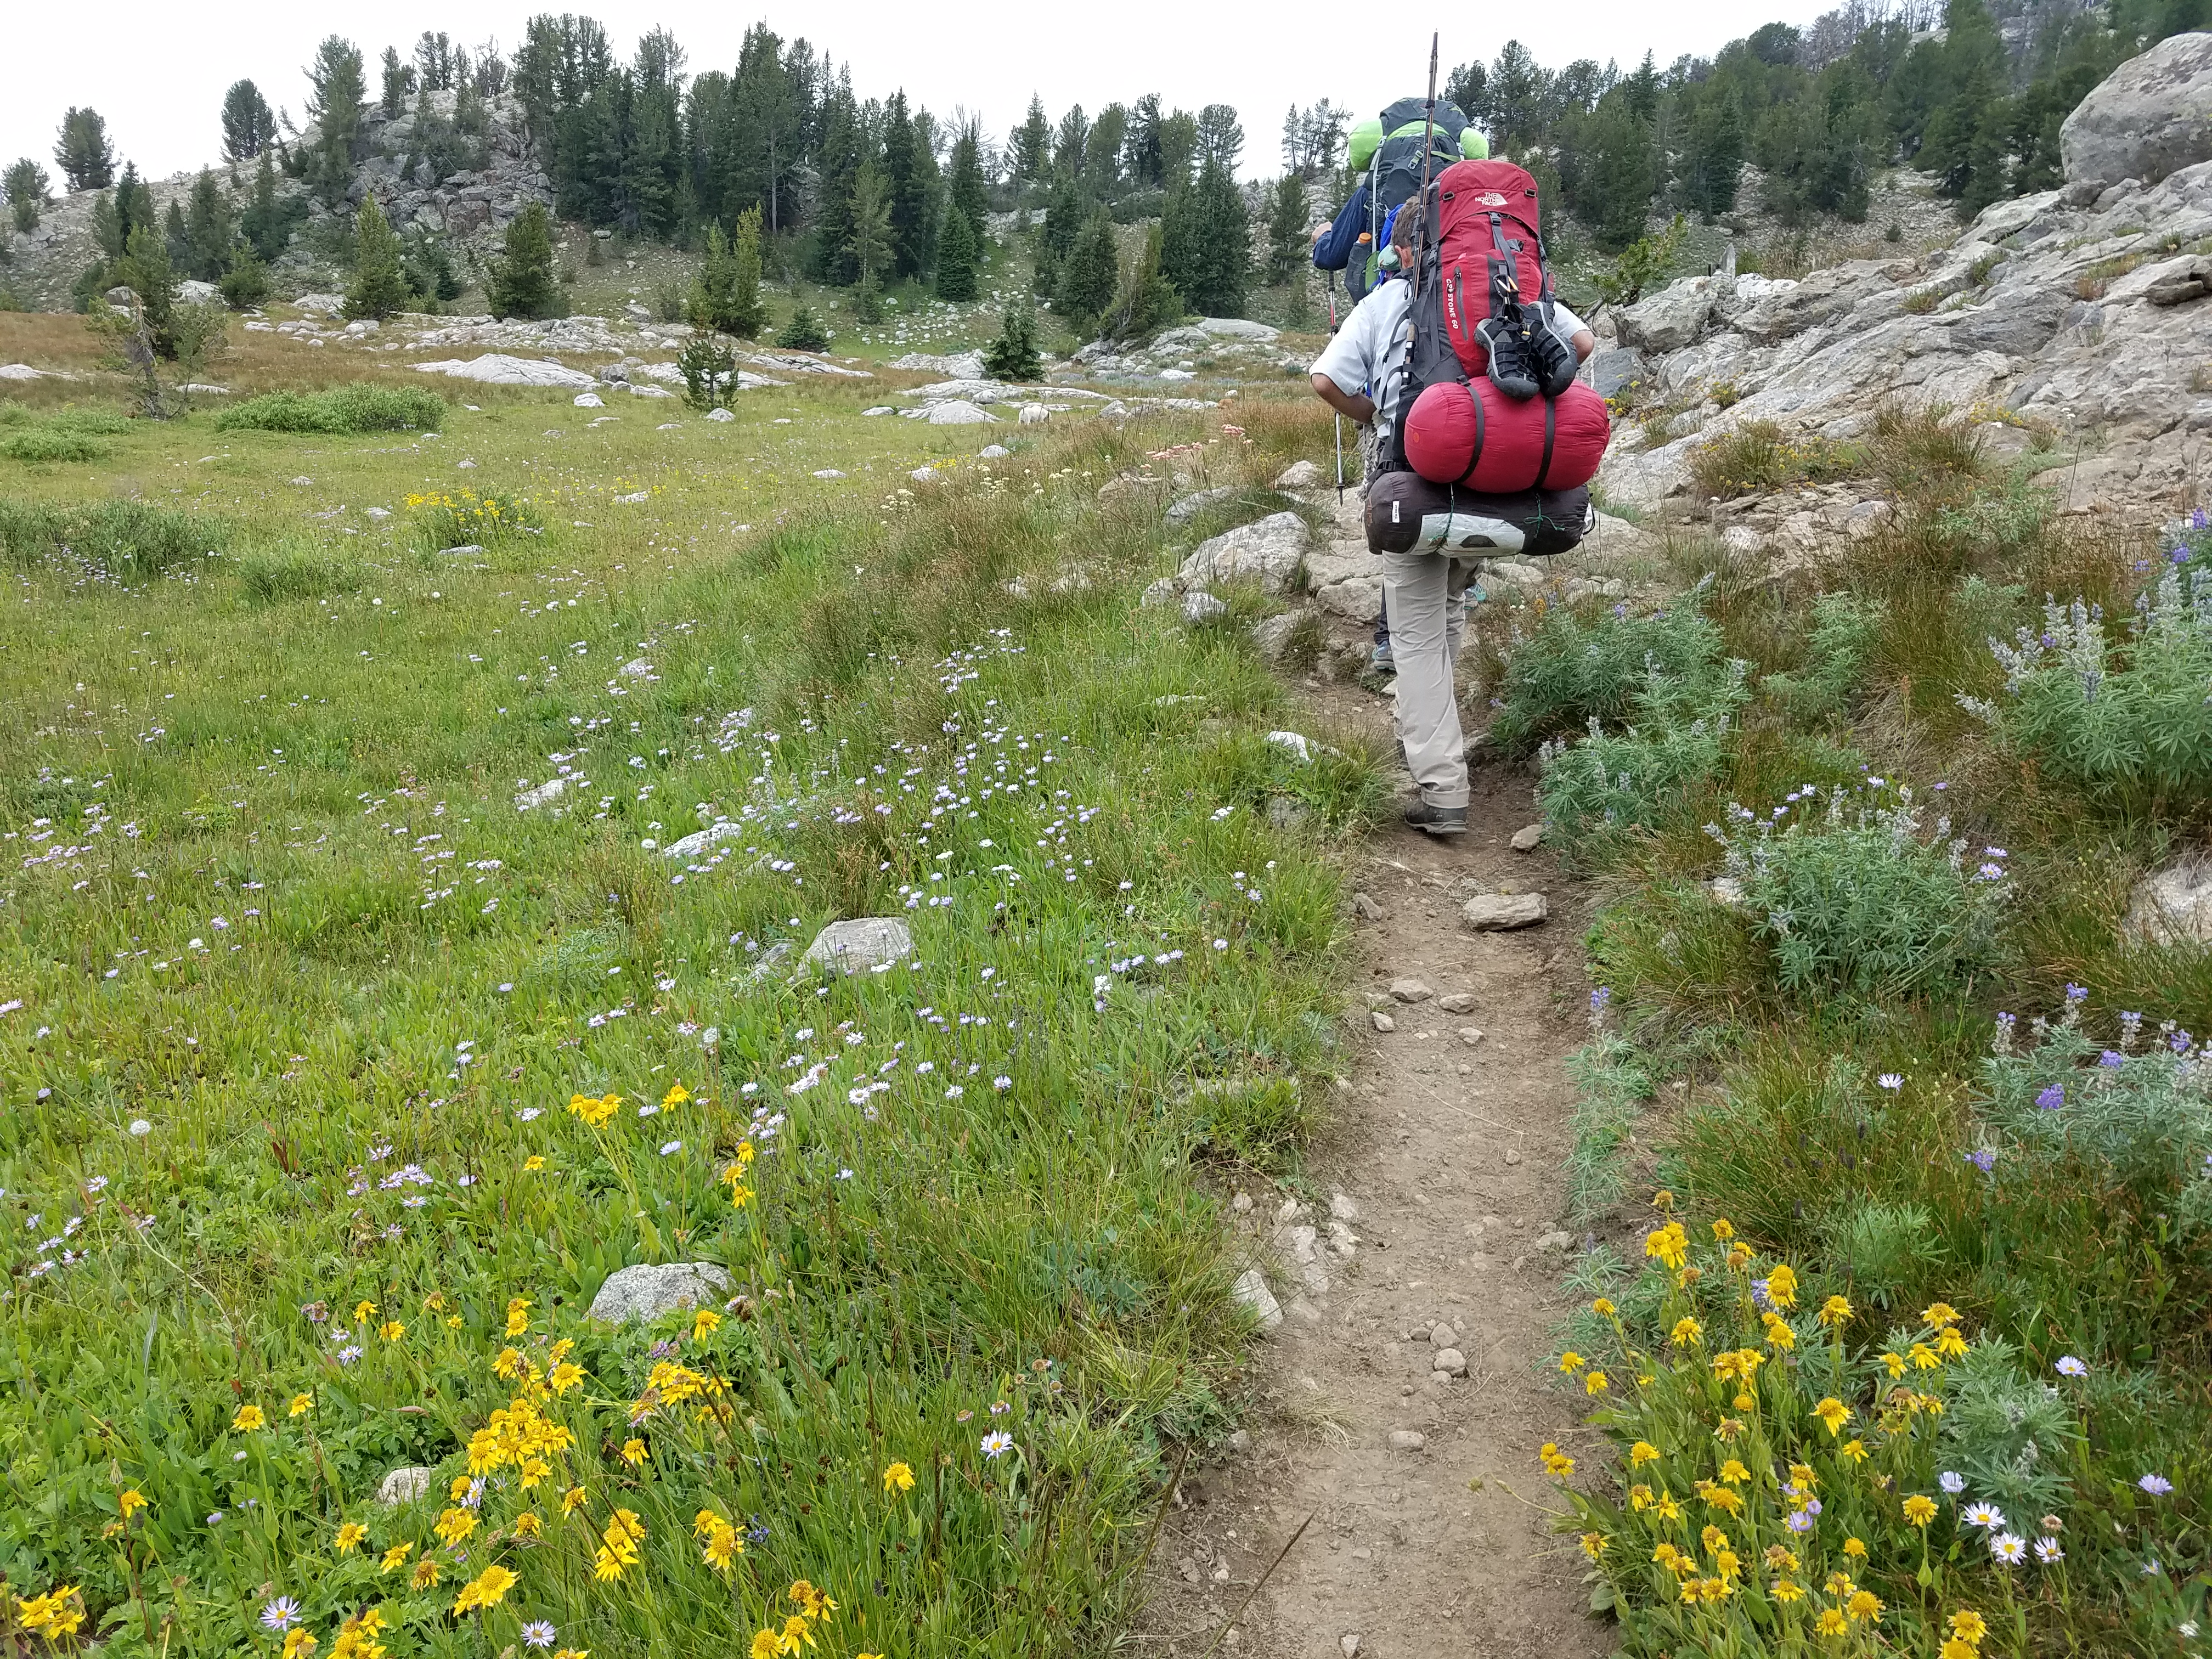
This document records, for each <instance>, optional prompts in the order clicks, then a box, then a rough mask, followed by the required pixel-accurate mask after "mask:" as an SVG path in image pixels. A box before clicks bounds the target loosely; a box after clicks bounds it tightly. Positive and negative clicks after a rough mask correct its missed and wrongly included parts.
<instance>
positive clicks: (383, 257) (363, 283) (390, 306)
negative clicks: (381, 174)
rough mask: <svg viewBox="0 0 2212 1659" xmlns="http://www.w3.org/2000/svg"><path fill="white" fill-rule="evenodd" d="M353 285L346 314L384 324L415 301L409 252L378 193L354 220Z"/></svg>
mask: <svg viewBox="0 0 2212 1659" xmlns="http://www.w3.org/2000/svg"><path fill="white" fill-rule="evenodd" d="M353 240H354V261H353V283H352V285H351V286H349V288H348V289H346V295H345V314H346V315H347V316H349V317H370V318H374V319H376V320H377V321H379V322H381V321H383V320H384V319H386V317H389V316H391V315H392V313H394V312H396V311H404V310H406V309H407V308H408V307H410V305H412V304H413V303H414V301H415V289H414V288H413V286H412V285H411V284H410V283H409V282H408V280H407V250H406V246H405V245H404V243H402V242H401V241H400V240H399V233H398V232H397V231H395V230H394V229H392V222H391V221H390V220H388V219H386V217H385V216H384V209H383V207H382V206H381V205H380V204H379V203H378V201H377V199H376V197H375V194H374V192H371V193H370V194H368V195H367V196H364V197H362V199H361V210H360V211H359V212H358V213H356V214H355V215H354V221H353Z"/></svg>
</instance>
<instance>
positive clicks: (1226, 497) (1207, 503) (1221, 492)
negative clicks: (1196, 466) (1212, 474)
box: [1166, 484, 1243, 524]
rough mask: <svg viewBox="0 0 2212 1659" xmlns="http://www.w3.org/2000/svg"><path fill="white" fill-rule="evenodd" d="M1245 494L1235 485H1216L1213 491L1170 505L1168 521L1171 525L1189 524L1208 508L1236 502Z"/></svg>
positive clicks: (1185, 497)
mask: <svg viewBox="0 0 2212 1659" xmlns="http://www.w3.org/2000/svg"><path fill="white" fill-rule="evenodd" d="M1242 494H1243V491H1242V490H1240V489H1238V488H1237V486H1236V485H1235V484H1216V485H1215V486H1214V487H1213V488H1212V489H1201V490H1199V491H1197V492H1196V493H1195V494H1194V495H1183V496H1179V497H1177V498H1176V500H1175V501H1171V502H1170V503H1169V504H1168V510H1167V515H1166V516H1167V521H1168V522H1169V523H1170V524H1188V523H1189V522H1190V521H1191V520H1193V519H1194V518H1196V517H1197V516H1198V515H1199V514H1200V513H1203V512H1205V511H1206V508H1207V507H1216V506H1218V505H1219V504H1220V503H1221V502H1223V501H1234V500H1235V499H1236V498H1237V496H1238V495H1242Z"/></svg>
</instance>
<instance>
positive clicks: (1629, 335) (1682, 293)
mask: <svg viewBox="0 0 2212 1659" xmlns="http://www.w3.org/2000/svg"><path fill="white" fill-rule="evenodd" d="M1734 292H1735V279H1734V278H1732V277H1726V276H1685V277H1683V278H1682V279H1681V280H1680V281H1679V282H1674V283H1668V285H1667V286H1666V287H1665V288H1662V289H1660V290H1659V292H1658V293H1656V294H1651V295H1645V296H1644V298H1643V299H1641V300H1638V301H1637V302H1636V303H1635V304H1634V305H1632V306H1630V307H1627V308H1626V310H1624V311H1623V312H1621V313H1620V343H1621V344H1623V345H1625V346H1632V347H1636V348H1638V349H1642V350H1644V351H1680V349H1682V348H1683V347H1684V346H1686V345H1687V344H1689V343H1690V342H1692V340H1694V339H1696V338H1697V337H1698V336H1699V335H1700V334H1702V333H1704V332H1705V330H1706V329H1707V328H1708V327H1709V326H1711V323H1712V320H1713V313H1714V310H1715V308H1716V307H1717V306H1718V305H1719V303H1720V301H1721V296H1722V295H1723V294H1732V293H1734Z"/></svg>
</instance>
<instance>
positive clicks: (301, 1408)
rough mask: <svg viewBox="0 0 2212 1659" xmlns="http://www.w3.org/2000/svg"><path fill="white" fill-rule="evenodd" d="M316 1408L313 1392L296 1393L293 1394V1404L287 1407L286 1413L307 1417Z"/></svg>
mask: <svg viewBox="0 0 2212 1659" xmlns="http://www.w3.org/2000/svg"><path fill="white" fill-rule="evenodd" d="M314 1409H315V1396H314V1395H311V1394H295V1395H293V1396H292V1403H291V1405H290V1406H289V1407H287V1408H286V1414H287V1415H289V1416H292V1417H305V1416H306V1415H307V1413H309V1412H311V1411H313V1410H314Z"/></svg>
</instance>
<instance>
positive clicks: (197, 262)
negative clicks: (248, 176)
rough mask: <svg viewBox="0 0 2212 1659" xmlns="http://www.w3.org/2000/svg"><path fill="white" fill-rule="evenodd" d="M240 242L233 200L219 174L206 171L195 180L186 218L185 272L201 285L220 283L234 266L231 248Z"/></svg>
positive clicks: (203, 170)
mask: <svg viewBox="0 0 2212 1659" xmlns="http://www.w3.org/2000/svg"><path fill="white" fill-rule="evenodd" d="M237 238H238V228H237V225H236V223H235V222H234V218H233V216H232V214H231V210H230V198H229V197H227V196H225V195H224V194H223V193H222V186H221V185H219V184H217V183H216V176H215V174H214V173H212V172H210V170H209V169H208V168H206V167H202V168H201V169H200V171H199V176H198V177H197V178H196V179H193V180H192V194H191V207H190V208H189V209H188V210H186V212H185V258H184V260H183V264H184V266H185V269H186V270H189V271H191V274H192V275H193V276H196V277H197V278H198V279H199V280H200V281H201V282H204V283H212V282H216V281H219V280H220V279H221V278H222V274H223V271H224V270H226V269H227V268H228V265H229V264H230V247H231V244H232V243H233V242H234V241H235V240H237Z"/></svg>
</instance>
